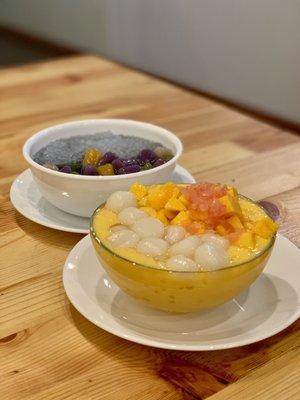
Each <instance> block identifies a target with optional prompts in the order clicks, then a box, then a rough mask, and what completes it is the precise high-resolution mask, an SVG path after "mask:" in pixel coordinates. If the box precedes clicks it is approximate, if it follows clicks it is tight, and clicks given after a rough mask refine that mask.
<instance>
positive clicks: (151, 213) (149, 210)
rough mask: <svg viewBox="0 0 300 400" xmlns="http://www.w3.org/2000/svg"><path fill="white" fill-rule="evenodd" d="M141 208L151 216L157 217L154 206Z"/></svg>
mask: <svg viewBox="0 0 300 400" xmlns="http://www.w3.org/2000/svg"><path fill="white" fill-rule="evenodd" d="M140 210H141V211H144V212H145V213H147V214H148V215H150V217H153V218H157V212H156V211H155V210H154V208H152V207H140Z"/></svg>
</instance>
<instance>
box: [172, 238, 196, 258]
mask: <svg viewBox="0 0 300 400" xmlns="http://www.w3.org/2000/svg"><path fill="white" fill-rule="evenodd" d="M200 244H201V239H200V238H199V236H196V235H192V236H188V237H186V238H185V239H182V240H180V242H177V243H174V244H173V245H172V246H171V247H170V249H169V254H170V256H176V255H177V254H180V255H183V256H186V257H190V258H194V253H195V250H196V248H197V247H198V246H199V245H200Z"/></svg>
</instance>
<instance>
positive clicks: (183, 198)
mask: <svg viewBox="0 0 300 400" xmlns="http://www.w3.org/2000/svg"><path fill="white" fill-rule="evenodd" d="M178 199H179V200H180V201H181V203H182V204H184V205H185V206H186V207H188V206H189V204H190V203H189V201H188V200H187V199H186V198H185V197H184V195H183V194H181V195H180V196H179V198H178Z"/></svg>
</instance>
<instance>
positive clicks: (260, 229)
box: [253, 217, 278, 239]
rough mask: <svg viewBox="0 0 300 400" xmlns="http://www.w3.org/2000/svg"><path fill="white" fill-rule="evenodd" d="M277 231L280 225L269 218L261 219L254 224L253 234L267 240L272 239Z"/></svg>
mask: <svg viewBox="0 0 300 400" xmlns="http://www.w3.org/2000/svg"><path fill="white" fill-rule="evenodd" d="M277 229H278V224H277V223H276V222H274V221H273V220H272V219H271V218H269V217H266V218H263V219H260V220H259V221H256V222H255V223H254V224H253V232H254V233H256V235H258V236H261V237H263V238H265V239H270V238H271V237H272V236H273V235H274V234H275V233H276V231H277Z"/></svg>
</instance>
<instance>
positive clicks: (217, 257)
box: [195, 243, 229, 271]
mask: <svg viewBox="0 0 300 400" xmlns="http://www.w3.org/2000/svg"><path fill="white" fill-rule="evenodd" d="M195 261H196V263H197V264H198V265H199V267H202V269H204V270H206V271H214V270H217V269H220V268H223V267H226V266H227V265H228V264H229V258H228V255H227V252H226V250H225V249H224V248H223V247H221V246H220V245H216V244H213V243H202V244H201V245H200V246H199V247H198V248H197V249H196V251H195Z"/></svg>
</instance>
